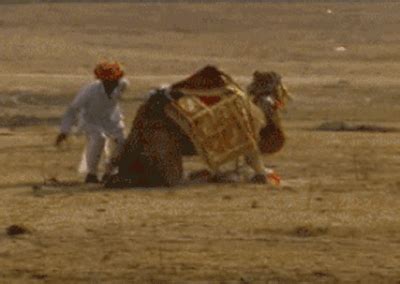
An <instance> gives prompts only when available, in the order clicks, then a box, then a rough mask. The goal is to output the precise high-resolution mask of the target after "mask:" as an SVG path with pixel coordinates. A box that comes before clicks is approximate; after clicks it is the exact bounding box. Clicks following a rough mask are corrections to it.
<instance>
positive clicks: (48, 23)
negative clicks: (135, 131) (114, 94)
mask: <svg viewBox="0 0 400 284" xmlns="http://www.w3.org/2000/svg"><path fill="white" fill-rule="evenodd" d="M7 2H12V1H7ZM376 2H377V1H376ZM376 2H373V1H365V2H363V1H357V2H352V1H346V2H334V1H329V2H318V1H312V2H309V3H307V1H303V2H296V3H289V2H288V1H285V2H283V3H279V2H278V1H273V2H258V3H251V1H246V3H241V2H236V3H228V2H224V3H206V4H205V3H185V2H179V3H168V4H162V3H108V4H104V3H103V4H101V3H82V2H81V3H73V4H72V3H53V4H49V3H47V4H46V3H33V4H32V3H25V4H13V3H9V4H0V110H1V111H0V161H1V164H2V167H1V175H0V194H1V198H0V283H42V282H46V283H242V284H243V283H354V282H357V283H400V209H399V208H400V174H399V172H400V171H399V169H400V147H399V139H400V132H399V131H397V130H398V129H399V128H400V122H399V118H400V104H399V100H400V92H399V87H400V80H399V79H398V74H400V65H399V60H400V51H399V44H400V34H399V33H398V28H399V24H400V17H399V16H398V12H399V9H400V3H398V2H397V3H396V2H380V3H376ZM103 58H111V59H116V60H118V61H120V62H121V63H122V64H123V65H124V68H125V70H126V74H127V77H128V78H129V79H130V82H131V87H130V89H129V91H128V92H127V93H126V94H125V97H124V99H123V101H122V108H123V111H124V113H125V116H126V118H125V121H126V125H127V130H128V129H129V128H130V125H131V121H132V119H133V117H134V115H135V112H136V110H137V108H138V106H139V105H140V104H141V103H142V101H143V97H144V96H145V95H146V93H147V92H148V91H149V90H150V89H151V88H153V87H156V86H158V85H161V84H163V83H173V82H176V81H177V80H179V79H182V78H185V77H186V76H188V75H190V74H192V73H193V72H194V71H196V70H198V69H200V68H201V67H203V66H204V65H206V64H215V65H217V66H218V67H220V68H221V69H222V70H224V71H225V72H227V73H229V74H230V75H232V76H233V78H234V79H236V80H237V81H238V82H239V83H240V84H241V85H242V86H243V87H245V86H246V84H247V83H248V82H249V81H250V79H251V75H252V73H253V72H254V71H255V70H261V71H268V70H274V71H276V72H278V73H280V74H281V75H282V76H283V81H284V83H285V85H286V86H287V87H288V89H289V91H290V93H291V95H292V96H293V98H294V100H293V101H292V102H291V103H290V104H288V106H287V110H286V112H285V113H283V127H284V129H285V132H286V136H287V143H286V145H285V147H284V148H283V150H282V151H281V152H279V153H277V154H274V155H272V156H265V157H264V160H265V164H266V165H267V166H268V167H271V168H273V169H274V170H275V171H276V172H277V173H279V174H280V176H281V178H282V182H281V186H280V187H279V188H277V187H273V186H272V185H256V184H246V183H238V184H193V183H190V182H189V181H187V182H184V183H183V184H182V185H181V186H179V187H176V188H155V189H151V190H149V189H143V188H132V189H124V190H122V189H121V190H118V189H113V190H106V189H103V188H101V186H97V185H91V186H88V185H84V184H83V183H82V180H83V177H82V176H80V175H79V174H78V173H77V165H78V164H79V160H80V157H81V154H82V150H83V147H84V137H83V136H73V137H70V139H69V140H68V143H66V144H65V145H64V147H62V148H61V149H56V148H55V147H54V140H55V137H56V135H57V133H58V123H59V121H60V117H61V115H62V114H63V112H64V110H65V109H66V107H67V106H68V104H69V102H70V101H71V100H72V99H73V97H74V95H75V94H76V92H77V91H78V90H79V88H80V87H81V86H82V85H83V84H85V83H86V82H90V80H92V79H93V75H92V69H93V67H94V65H95V64H96V63H97V62H98V61H99V60H101V59H103ZM342 122H343V123H347V124H349V125H355V126H361V127H358V128H357V127H355V128H354V129H353V130H354V131H342V130H346V129H343V128H341V127H337V128H335V127H336V126H338V125H339V126H340V125H341V123H342ZM370 126H373V127H370ZM374 127H375V128H374ZM335 130H338V131H335ZM203 167H204V165H203V163H202V162H201V160H200V158H198V157H194V158H187V159H185V171H186V172H190V171H192V170H196V169H201V168H203ZM12 225H18V226H20V227H22V228H25V229H26V232H25V233H23V234H17V235H14V234H12V232H9V231H7V229H8V228H10V226H12Z"/></svg>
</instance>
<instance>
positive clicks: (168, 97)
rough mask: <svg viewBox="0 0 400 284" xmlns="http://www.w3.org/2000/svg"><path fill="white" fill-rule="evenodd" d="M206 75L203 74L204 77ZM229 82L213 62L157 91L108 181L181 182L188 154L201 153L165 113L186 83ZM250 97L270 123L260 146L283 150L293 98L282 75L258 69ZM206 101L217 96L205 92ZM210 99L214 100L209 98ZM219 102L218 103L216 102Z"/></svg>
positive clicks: (135, 124)
mask: <svg viewBox="0 0 400 284" xmlns="http://www.w3.org/2000/svg"><path fill="white" fill-rule="evenodd" d="M199 74H201V76H199ZM221 74H223V75H224V76H225V77H224V79H225V81H226V80H228V81H230V83H234V82H233V80H232V79H231V78H230V77H229V76H228V75H226V74H224V73H222V72H221V71H219V70H218V69H217V68H215V67H213V66H206V67H205V68H203V69H202V70H200V71H199V72H197V73H196V74H195V75H193V76H192V77H190V78H188V79H186V80H184V81H181V82H178V83H176V84H174V85H172V86H171V87H170V88H160V89H156V90H153V91H152V92H151V94H150V96H149V99H148V100H147V101H145V102H144V103H143V104H142V105H141V106H140V108H139V109H138V111H137V114H136V116H135V118H134V121H133V123H132V128H131V131H130V134H129V136H128V137H127V140H126V143H125V145H124V147H123V149H122V151H121V152H120V154H119V155H118V156H117V157H116V158H115V159H114V160H113V163H114V165H115V166H116V167H117V168H118V173H117V174H116V175H113V176H111V177H110V178H109V179H108V180H107V181H105V186H106V187H154V186H167V187H169V186H175V185H178V184H179V183H181V181H182V179H183V166H182V164H183V156H187V155H196V154H197V153H196V148H195V146H194V144H193V143H192V141H191V139H190V138H189V137H188V135H186V134H185V133H184V131H182V129H181V128H180V127H179V126H178V125H177V124H176V123H175V121H173V120H172V119H171V118H170V117H168V116H167V115H166V113H165V109H166V107H167V106H168V105H169V104H171V101H172V100H177V99H179V98H180V97H182V96H183V94H182V93H181V92H179V91H174V90H177V89H181V88H182V87H183V88H184V87H189V88H191V87H193V88H196V84H197V83H199V84H202V85H203V87H204V85H205V87H206V88H207V87H208V86H212V87H216V86H217V87H218V86H219V84H223V82H220V81H218V78H219V77H218V76H219V75H221ZM248 96H250V98H251V100H252V101H253V102H254V104H255V105H256V106H258V107H259V108H260V109H261V110H262V112H263V113H264V116H265V119H266V120H267V125H266V126H265V127H264V128H262V129H261V131H260V138H259V141H258V147H259V149H260V151H261V152H262V153H268V154H271V153H274V152H277V151H279V150H280V149H281V148H282V147H283V144H284V141H285V136H284V133H283V130H282V127H281V123H280V120H281V119H280V116H279V107H280V106H282V104H283V103H284V102H285V100H286V99H287V98H288V94H287V92H286V89H285V88H284V86H283V85H282V82H281V78H280V76H279V75H278V74H276V73H275V72H265V73H262V72H259V71H256V72H254V74H253V81H252V82H251V84H250V85H249V86H248ZM203 99H204V100H205V102H206V103H209V101H211V102H212V100H213V98H212V97H207V96H205V97H203ZM207 100H208V101H207ZM212 103H213V102H212Z"/></svg>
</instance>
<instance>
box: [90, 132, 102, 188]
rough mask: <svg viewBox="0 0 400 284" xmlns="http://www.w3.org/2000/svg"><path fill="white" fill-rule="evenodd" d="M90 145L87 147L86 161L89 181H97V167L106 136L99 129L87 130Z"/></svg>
mask: <svg viewBox="0 0 400 284" xmlns="http://www.w3.org/2000/svg"><path fill="white" fill-rule="evenodd" d="M86 135H87V140H88V145H87V149H86V163H87V169H88V174H87V176H86V182H87V183H95V182H98V180H97V168H98V165H99V162H100V158H101V154H102V152H103V149H104V144H105V137H104V136H103V134H102V133H100V132H99V131H89V132H87V134H86Z"/></svg>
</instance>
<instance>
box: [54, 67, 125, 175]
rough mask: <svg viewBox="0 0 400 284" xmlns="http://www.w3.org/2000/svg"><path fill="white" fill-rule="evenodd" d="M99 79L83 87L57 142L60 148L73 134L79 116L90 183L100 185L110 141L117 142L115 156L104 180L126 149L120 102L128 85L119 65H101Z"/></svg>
mask: <svg viewBox="0 0 400 284" xmlns="http://www.w3.org/2000/svg"><path fill="white" fill-rule="evenodd" d="M94 73H95V75H96V77H97V79H98V80H96V81H94V82H92V83H90V84H88V85H86V86H85V87H83V88H82V89H81V90H80V91H79V92H78V94H77V96H76V97H75V99H74V100H73V102H72V103H71V105H70V106H69V107H68V109H67V110H66V112H65V114H64V116H63V118H62V121H61V127H60V133H59V135H58V136H57V139H56V145H57V146H58V145H60V143H62V141H64V140H65V139H66V138H67V137H68V134H69V133H70V131H71V128H72V126H73V124H74V123H75V121H76V118H77V116H78V115H79V119H80V126H81V128H82V130H83V131H84V132H85V134H86V136H87V145H86V151H85V154H84V157H83V163H85V165H83V166H84V168H86V172H87V175H86V179H85V182H86V183H97V182H98V177H97V171H98V164H99V162H100V159H101V155H102V153H103V150H104V149H105V143H106V139H110V140H111V141H112V142H114V143H115V146H116V147H115V148H114V153H113V154H112V155H111V157H106V158H108V159H107V161H106V168H105V172H104V175H103V180H104V179H106V178H107V177H108V176H109V175H110V174H112V171H113V168H112V163H111V161H110V160H111V158H112V157H114V156H115V154H116V153H118V152H119V151H120V150H121V148H122V147H123V144H124V141H125V136H124V123H123V117H122V113H121V110H120V107H119V104H118V100H119V98H120V97H121V95H122V93H123V92H124V90H125V89H126V88H127V86H128V81H127V80H126V79H125V78H122V77H123V75H124V72H123V71H122V70H121V67H120V66H119V64H117V63H107V62H104V63H100V64H98V65H97V66H96V69H95V71H94Z"/></svg>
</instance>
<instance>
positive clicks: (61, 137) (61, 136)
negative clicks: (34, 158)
mask: <svg viewBox="0 0 400 284" xmlns="http://www.w3.org/2000/svg"><path fill="white" fill-rule="evenodd" d="M65 139H67V134H65V133H60V134H58V136H57V139H56V143H55V145H56V147H58V146H60V144H61V143H62V142H63V141H64V140H65Z"/></svg>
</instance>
